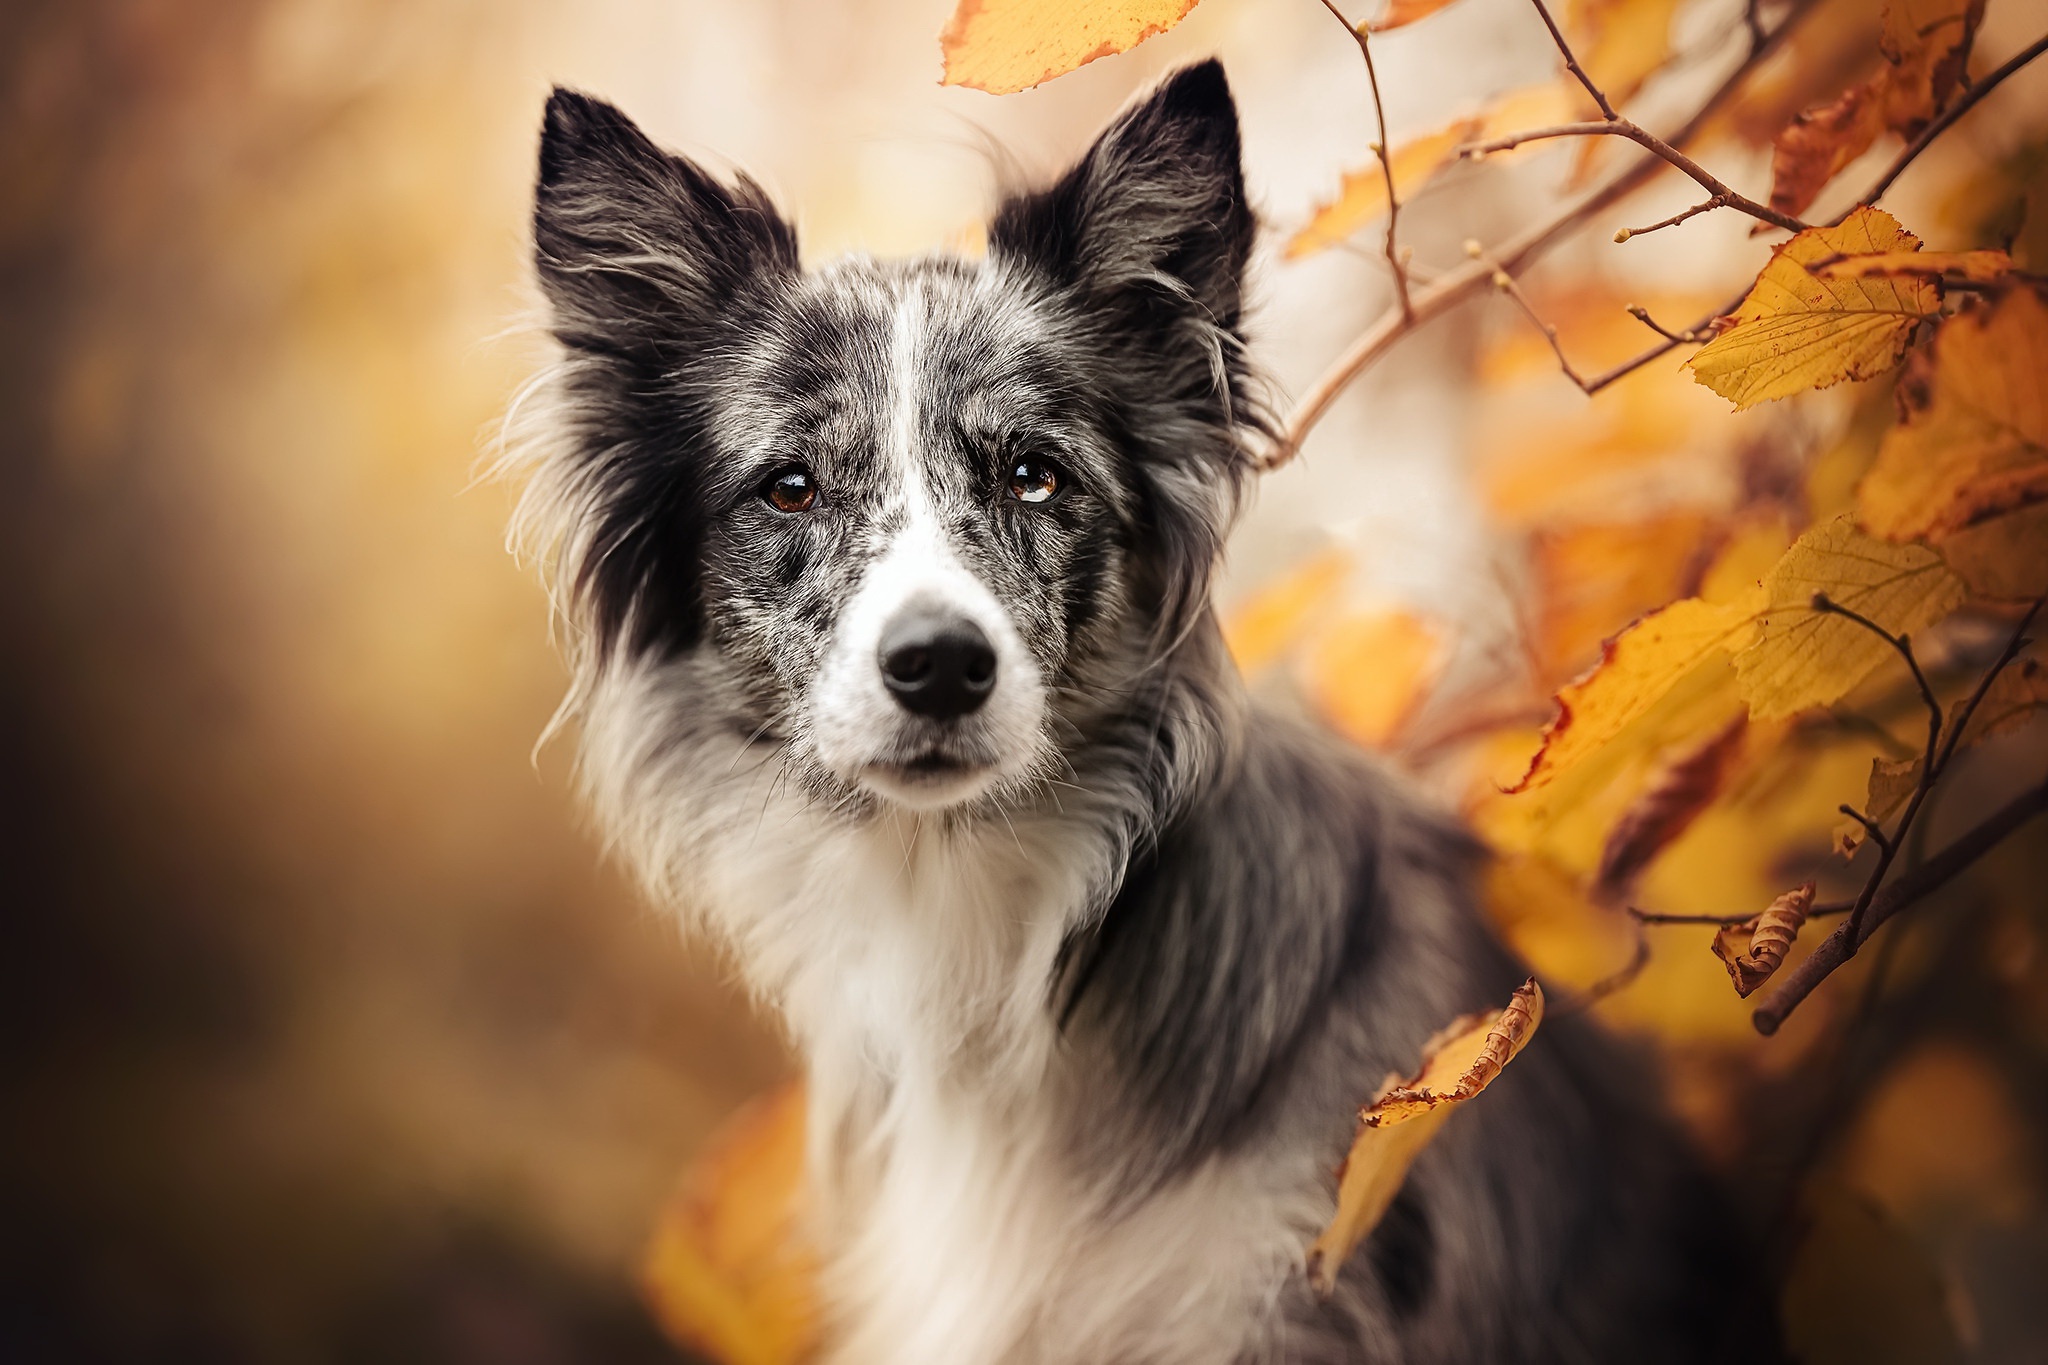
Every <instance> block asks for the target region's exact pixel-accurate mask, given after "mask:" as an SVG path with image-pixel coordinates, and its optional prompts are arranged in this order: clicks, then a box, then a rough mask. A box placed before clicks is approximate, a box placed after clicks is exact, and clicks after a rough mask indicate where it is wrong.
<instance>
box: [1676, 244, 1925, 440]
mask: <svg viewBox="0 0 2048 1365" xmlns="http://www.w3.org/2000/svg"><path fill="white" fill-rule="evenodd" d="M1919 245H1920V242H1919V239H1918V238H1916V237H1914V236H1913V235H1912V234H1911V233H1909V232H1907V231H1905V230H1904V229H1903V228H1901V227H1900V226H1899V224H1898V220H1897V219H1895V218H1893V217H1892V216H1891V215H1890V214H1888V213H1886V212H1884V211H1883V210H1882V209H1872V208H1859V209H1857V210H1856V211H1855V212H1854V213H1852V214H1850V215H1849V216H1848V217H1847V218H1845V219H1843V220H1842V222H1841V223H1840V224H1839V225H1837V226H1835V227H1819V228H1808V229H1807V230H1806V231H1804V232H1802V233H1800V234H1798V235H1797V236H1796V237H1794V238H1792V239H1791V240H1790V241H1788V242H1785V243H1784V244H1782V245H1781V246H1779V247H1778V249H1777V250H1776V251H1775V252H1773V253H1772V256H1771V260H1770V264H1768V265H1766V266H1765V267H1764V269H1763V273H1762V274H1761V275H1759V276H1757V281H1756V284H1755V285H1754V286H1753V287H1752V288H1751V289H1750V291H1749V296H1748V297H1747V298H1745V299H1743V301H1742V305H1741V306H1740V307H1739V308H1737V309H1736V310H1735V312H1734V313H1733V314H1731V315H1730V316H1729V317H1728V318H1727V319H1725V320H1724V323H1723V330H1722V332H1721V334H1720V335H1719V336H1717V337H1715V338H1714V339H1713V340H1712V341H1710V342H1708V343H1707V344H1706V345H1705V346H1704V347H1702V348H1701V349H1700V350H1699V352H1698V353H1697V354H1695V355H1694V356H1693V358H1692V360H1691V361H1690V362H1689V363H1690V366H1691V369H1692V372H1693V377H1694V378H1695V379H1697V380H1699V382H1700V383H1702V384H1705V385H1706V386H1707V387H1708V388H1710V389H1712V390H1713V391H1714V392H1715V393H1718V394H1720V395H1721V396H1722V397H1723V398H1726V399H1728V400H1729V401H1730V402H1732V403H1734V404H1735V407H1736V409H1737V410H1738V411H1740V410H1741V409H1743V408H1747V407H1753V406H1755V405H1756V404H1758V403H1762V402H1765V401H1768V400H1770V399H1773V398H1784V397H1787V396H1789V395H1791V394H1795V393H1800V392H1803V391H1805V390H1807V389H1824V388H1827V387H1828V386H1829V385H1832V384H1839V383H1841V382H1842V381H1843V380H1845V379H1869V378H1871V377H1872V376H1873V375H1878V374H1882V373H1883V372H1884V371H1886V370H1888V369H1890V368H1891V367H1892V365H1893V364H1894V363H1895V362H1896V361H1897V360H1898V358H1899V353H1900V352H1901V351H1903V350H1904V349H1905V346H1906V342H1907V340H1908V339H1909V338H1910V337H1911V336H1912V332H1913V328H1914V327H1915V326H1916V325H1917V324H1918V323H1919V321H1920V320H1921V319H1922V318H1925V317H1929V316H1931V315H1932V314H1934V313H1935V312H1936V310H1937V309H1938V308H1939V307H1940V304H1941V292H1940V290H1939V288H1937V286H1936V285H1935V284H1934V283H1933V282H1932V281H1930V280H1925V279H1917V278H1910V277H1908V278H1874V279H1822V278H1820V277H1818V276H1816V275H1815V274H1814V273H1812V271H1811V270H1810V269H1809V268H1808V267H1810V266H1813V265H1815V264H1817V263H1818V262H1820V261H1823V260H1832V259H1834V258H1836V257H1838V256H1846V255H1872V254H1877V253H1881V252H1883V253H1889V252H1899V251H1914V250H1917V249H1918V248H1919Z"/></svg>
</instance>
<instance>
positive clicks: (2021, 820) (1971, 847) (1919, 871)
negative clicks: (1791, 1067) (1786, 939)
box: [1751, 782, 2048, 1034]
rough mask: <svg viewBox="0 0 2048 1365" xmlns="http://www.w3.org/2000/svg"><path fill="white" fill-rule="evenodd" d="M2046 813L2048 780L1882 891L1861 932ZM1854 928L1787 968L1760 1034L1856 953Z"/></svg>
mask: <svg viewBox="0 0 2048 1365" xmlns="http://www.w3.org/2000/svg"><path fill="white" fill-rule="evenodd" d="M2044 811H2048V782H2042V783H2040V784H2038V785H2036V786H2034V787H2030V788H2029V789H2027V790H2026V791H2024V792H2021V793H2020V794H2019V795H2018V796H2016V797H2014V798H2013V799H2012V800H2011V801H2008V802H2007V803H2006V804H2005V805H2003V806H2001V807H1999V808H1998V809H1997V810H1996V811H1994V812H1992V814H1991V815H1989V816H1987V817H1986V818H1985V819H1984V820H1983V821H1982V822H1980V823H1979V824H1978V825H1977V826H1976V827H1975V828H1973V829H1971V830H1970V831H1969V832H1968V833H1967V834H1964V835H1963V836H1961V837H1960V838H1958V839H1957V840H1956V841H1955V842H1954V843H1952V844H1950V845H1949V846H1948V847H1947V848H1945V849H1943V850H1942V851H1941V852H1939V853H1937V854H1935V855H1934V856H1933V857H1932V858H1930V859H1928V860H1927V863H1926V865H1925V866H1923V867H1920V868H1916V869H1915V870H1914V871H1912V872H1910V873H1908V874H1907V875H1906V876H1903V877H1901V878H1899V879H1898V880H1897V881H1895V882H1893V883H1892V884H1891V885H1890V886H1888V887H1886V888H1885V889H1884V892H1883V894H1881V895H1879V896H1878V897H1877V898H1876V899H1875V900H1874V901H1872V902H1871V905H1870V912H1869V914H1868V915H1867V916H1865V919H1864V924H1863V927H1862V929H1861V931H1860V933H1861V938H1862V939H1863V940H1864V941H1868V939H1869V938H1870V936H1871V935H1872V934H1873V933H1875V932H1877V930H1878V928H1879V927H1880V926H1882V925H1883V924H1884V922H1885V921H1886V920H1888V919H1890V918H1891V917H1892V916H1893V915H1896V914H1898V913H1899V912H1900V911H1901V910H1905V909H1907V908H1909V907H1910V906H1913V905H1915V904H1917V903H1918V902H1919V901H1921V900H1922V899H1924V898H1925V897H1926V896H1927V895H1928V894H1929V893H1931V892H1933V891H1935V890H1937V889H1939V888H1940V887H1942V886H1945V885H1947V883H1948V882H1949V881H1950V880H1952V879H1953V878H1954V877H1956V876H1957V875H1958V874H1959V873H1961V872H1963V871H1964V870H1966V869H1967V868H1968V867H1969V866H1970V865H1971V864H1972V863H1974V862H1976V861H1977V860H1978V859H1979V858H1981V857H1983V856H1984V855H1985V854H1986V853H1989V852H1990V851H1991V850H1992V849H1994V848H1996V847H1997V846H1998V845H1999V844H2000V843H2001V842H2003V841H2004V839H2005V837H2006V836H2007V835H2009V834H2011V833H2012V832H2013V831H2014V830H2016V829H2018V828H2020V826H2022V825H2024V824H2026V823H2027V821H2029V820H2031V819H2033V818H2034V817H2035V816H2037V815H2039V814H2041V813H2042V812H2044ZM1853 927H1854V926H1853V925H1851V924H1849V923H1847V922H1844V923H1843V924H1842V925H1841V926H1840V927H1839V928H1837V929H1836V930H1835V931H1834V932H1833V933H1832V934H1829V935H1828V936H1827V937H1826V938H1824V939H1822V940H1821V942H1820V945H1819V946H1818V947H1816V948H1815V949H1814V950H1813V951H1812V952H1811V953H1809V954H1808V955H1807V956H1806V958H1805V959H1804V960H1803V961H1801V962H1800V963H1799V965H1798V966H1796V967H1794V968H1792V969H1791V970H1790V971H1788V972H1786V973H1785V975H1784V977H1783V979H1782V980H1781V981H1780V982H1779V984H1778V987H1777V989H1775V990H1774V991H1772V992H1771V996H1770V998H1769V999H1768V1000H1766V1001H1764V1003H1763V1004H1762V1005H1760V1006H1758V1007H1757V1011H1756V1013H1755V1014H1754V1015H1752V1016H1751V1022H1752V1023H1754V1024H1755V1025H1756V1030H1757V1032H1758V1033H1763V1034H1772V1033H1776V1032H1777V1031H1778V1029H1779V1028H1780V1027H1781V1026H1782V1025H1783V1024H1784V1022H1785V1020H1786V1018H1787V1017H1788V1016H1790V1015H1791V1013H1792V1011H1793V1010H1795V1009H1797V1008H1798V1007H1799V1002H1800V1001H1802V1000H1804V999H1806V997H1807V996H1809V995H1811V994H1812V993H1813V988H1814V987H1815V986H1818V985H1819V984H1820V983H1821V982H1823V981H1825V980H1826V979H1827V978H1828V976H1829V974H1830V973H1832V972H1833V971H1834V970H1835V969H1836V968H1837V967H1840V966H1841V965H1842V964H1843V963H1844V962H1847V961H1848V960H1849V959H1850V958H1851V957H1853V956H1854V955H1855V953H1854V950H1853V949H1852V948H1851V946H1850V930H1851V929H1852V928H1853Z"/></svg>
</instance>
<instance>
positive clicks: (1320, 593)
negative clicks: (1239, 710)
mask: <svg viewBox="0 0 2048 1365" xmlns="http://www.w3.org/2000/svg"><path fill="white" fill-rule="evenodd" d="M1350 572H1351V556H1349V555H1348V554H1346V553H1344V552H1343V551H1342V550H1334V549H1333V550H1325V551H1324V552H1323V553H1321V554H1319V555H1315V556H1312V557H1311V558H1309V559H1308V560H1306V561H1305V562H1303V563H1302V564H1300V565H1298V566H1297V567H1295V568H1294V569H1293V570H1291V571H1290V572H1288V573H1286V574H1283V575H1281V576H1280V577H1279V578H1278V579H1276V580H1274V581H1273V582H1271V583H1268V584H1266V585H1265V586H1264V587H1262V588H1260V589H1259V590H1258V591H1257V592H1255V593H1253V594H1252V595H1251V596H1250V597H1249V598H1247V599H1246V600H1245V601H1243V602H1241V603H1239V604H1238V606H1237V607H1236V608H1235V609H1233V610H1232V611H1231V612H1230V613H1229V615H1228V616H1227V617H1226V618H1225V620H1224V622H1223V639H1224V642H1225V643H1226V644H1228V645H1229V646H1230V653H1231V657H1232V658H1234V659H1236V660H1237V666H1238V668H1239V669H1240V670H1242V671H1243V672H1244V673H1245V674H1246V675H1247V676H1249V675H1251V674H1254V673H1257V672H1259V671H1260V670H1261V669H1263V668H1265V667H1266V666H1267V665H1269V664H1271V663H1272V662H1273V661H1274V660H1275V659H1277V658H1279V657H1280V655H1281V654H1282V653H1283V652H1284V651H1286V650H1287V649H1289V648H1290V647H1292V646H1293V644H1294V643H1295V641H1297V640H1299V639H1300V638H1301V636H1302V633H1303V632H1304V631H1305V630H1307V628H1308V626H1309V624H1310V623H1311V621H1313V620H1314V618H1315V616H1316V614H1317V613H1318V612H1320V611H1322V610H1323V608H1324V607H1326V606H1327V605H1328V604H1329V602H1330V600H1331V599H1332V598H1333V597H1335V596H1336V594H1337V590H1338V589H1339V588H1341V587H1343V586H1344V579H1345V576H1346V575H1347V574H1349V573H1350Z"/></svg>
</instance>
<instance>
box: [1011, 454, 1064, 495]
mask: <svg viewBox="0 0 2048 1365" xmlns="http://www.w3.org/2000/svg"><path fill="white" fill-rule="evenodd" d="M1066 485H1067V477H1066V475H1065V474H1064V473H1062V472H1061V470H1060V467H1059V466H1058V465H1056V464H1054V463H1053V462H1052V461H1051V460H1040V459H1036V458H1032V459H1023V460H1019V461H1017V463H1016V464H1015V465H1013V466H1011V468H1010V496H1011V497H1013V498H1015V499H1016V500H1017V501H1018V502H1028V503H1044V502H1051V501H1052V500H1053V499H1054V498H1055V497H1057V496H1058V495H1059V492H1060V490H1061V489H1062V488H1065V487H1066Z"/></svg>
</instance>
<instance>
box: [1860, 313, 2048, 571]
mask: <svg viewBox="0 0 2048 1365" xmlns="http://www.w3.org/2000/svg"><path fill="white" fill-rule="evenodd" d="M1900 393H1901V396H1902V405H1903V406H1904V407H1905V409H1906V415H1905V419H1904V420H1903V421H1902V422H1901V423H1900V424H1899V425H1898V426H1897V427H1895V428H1893V429H1892V431H1891V432H1890V433H1889V434H1888V435H1887V436H1886V437H1885V440H1884V444H1883V445H1882V446H1881V447H1880V448H1879V450H1878V456H1877V464H1876V466H1875V467H1874V468H1873V469H1872V470H1871V472H1870V474H1869V475H1868V476H1867V477H1866V478H1865V479H1864V481H1863V484H1862V487H1861V488H1860V489H1858V491H1857V511H1858V512H1859V513H1860V514H1861V516H1862V519H1863V524H1864V525H1866V526H1868V527H1869V528H1870V529H1871V530H1872V531H1874V532H1876V533H1877V534H1878V535H1881V536H1885V537H1887V538H1889V539H1893V540H1911V539H1918V538H1921V537H1932V538H1934V539H1936V540H1937V541H1938V540H1939V539H1940V538H1941V537H1942V536H1944V535H1948V534H1953V533H1955V532H1957V531H1960V530H1963V529H1964V528H1966V527H1968V526H1970V525H1972V524H1974V523H1977V522H1980V521H1983V520H1986V519H1988V518H1990V517H1993V516H1997V515H1999V514H2001V513H2006V512H2011V511H2013V510H2016V509H2018V508H2022V507H2026V506H2029V505H2033V504H2037V503H2040V502H2042V501H2044V500H2048V304H2044V303H2042V301H2041V299H2040V297H2039V296H2038V295H2036V294H2035V293H2034V292H2033V291H2032V290H2027V289H2019V290H2014V291H2012V292H2011V293H2009V294H2007V295H2005V296H2004V297H2003V298H2000V299H1998V300H1996V301H1995V302H1994V303H1993V304H1992V305H1991V306H1990V307H1989V308H1976V309H1972V310H1970V311H1968V312H1965V313H1962V314H1959V315H1957V316H1956V317H1953V318H1950V319H1949V320H1948V321H1947V322H1946V323H1945V324H1943V326H1942V328H1941V330H1940V331H1939V332H1937V333H1936V334H1935V337H1934V344H1933V346H1932V347H1931V348H1930V349H1929V351H1928V352H1927V353H1926V354H1925V356H1924V357H1923V356H1916V357H1915V358H1914V361H1913V363H1912V364H1911V365H1910V366H1909V367H1908V369H1907V371H1906V375H1905V378H1904V379H1903V380H1902V381H1901V383H1900Z"/></svg>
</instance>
